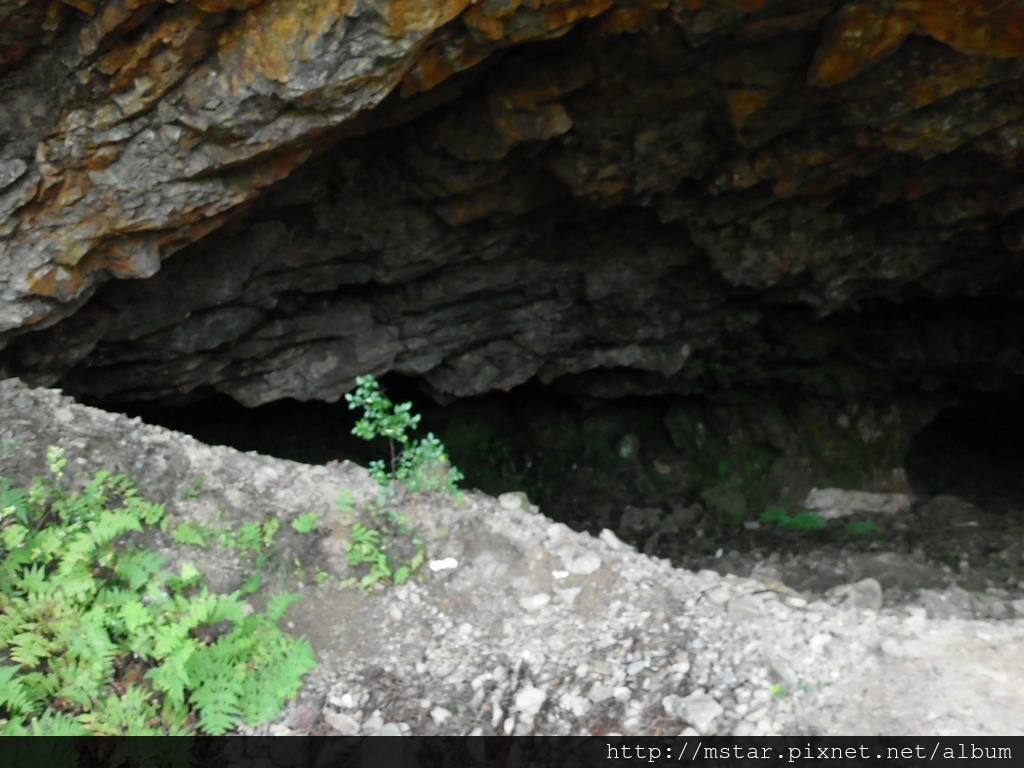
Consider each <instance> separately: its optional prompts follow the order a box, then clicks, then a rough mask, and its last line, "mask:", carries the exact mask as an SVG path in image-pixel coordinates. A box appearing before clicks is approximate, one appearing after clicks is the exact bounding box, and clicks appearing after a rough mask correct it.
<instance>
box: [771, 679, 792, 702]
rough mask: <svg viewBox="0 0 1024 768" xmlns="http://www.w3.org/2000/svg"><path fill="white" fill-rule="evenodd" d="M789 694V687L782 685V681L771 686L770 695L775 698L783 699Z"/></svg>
mask: <svg viewBox="0 0 1024 768" xmlns="http://www.w3.org/2000/svg"><path fill="white" fill-rule="evenodd" d="M788 695H789V688H787V687H786V686H784V685H783V684H782V683H776V684H775V685H773V686H772V696H774V697H775V698H776V699H784V698H786V696H788Z"/></svg>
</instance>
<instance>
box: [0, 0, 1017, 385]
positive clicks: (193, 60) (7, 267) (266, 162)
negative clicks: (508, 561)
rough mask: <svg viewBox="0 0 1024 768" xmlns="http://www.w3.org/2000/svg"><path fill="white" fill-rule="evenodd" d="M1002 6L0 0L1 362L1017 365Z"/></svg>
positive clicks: (950, 370)
mask: <svg viewBox="0 0 1024 768" xmlns="http://www.w3.org/2000/svg"><path fill="white" fill-rule="evenodd" d="M1022 85H1024V6H1022V4H1021V3H1019V2H1005V1H1003V2H996V1H995V0H974V1H972V2H968V1H966V0H961V1H960V2H955V1H954V0H877V1H876V2H871V1H868V2H847V3H844V2H818V1H816V2H811V1H809V0H777V1H775V2H772V1H771V0H729V1H727V0H721V1H720V2H714V0H676V1H675V2H668V0H665V1H655V2H632V3H621V2H614V0H558V1H554V2H546V0H533V1H532V2H519V0H486V1H485V2H479V3H468V2H466V1H465V0H450V1H448V2H418V1H417V0H392V1H391V2H384V1H376V0H375V1H374V2H369V1H366V0H302V1H301V2H298V1H297V0H263V2H260V1H259V0H188V1H187V2H166V1H165V0H111V1H109V2H101V1H100V0H76V1H75V2H70V1H69V2H59V1H57V0H53V1H52V2H47V1H46V0H40V1H33V0H28V1H27V2H26V1H24V0H23V1H21V2H13V3H12V2H10V1H9V0H8V1H7V2H2V1H0V297H2V300H0V375H8V376H21V377H22V378H25V379H26V380H28V381H31V382H35V383H41V384H57V385H59V386H63V387H65V388H67V389H68V390H69V391H71V392H73V393H75V394H78V395H81V396H86V397H91V398H100V399H110V400H120V401H125V400H138V399H149V400H152V399H164V400H173V399H180V398H187V397H190V396H193V395H195V394H197V393H204V392H214V391H216V392H221V393H224V394H227V395H230V396H231V397H233V398H235V399H237V400H238V401H240V402H242V403H244V404H247V405H256V404H260V403H264V402H269V401H272V400H277V399H280V398H297V399H300V400H310V399H321V400H328V401H333V400H336V399H338V398H339V397H340V395H341V394H342V393H343V392H345V391H347V390H348V389H350V388H351V386H352V383H353V380H354V378H355V377H356V376H358V375H361V374H366V373H372V374H382V373H385V372H396V373H401V374H406V375H409V376H415V377H417V378H418V379H419V380H420V381H422V382H423V383H424V384H425V385H426V386H427V387H428V388H429V389H430V390H431V391H432V392H434V393H435V395H436V396H437V397H439V398H441V399H444V398H454V397H462V396H468V395H473V394H478V393H482V392H486V391H491V390H503V389H509V388H511V387H514V386H516V385H519V384H521V383H523V382H525V381H528V380H531V379H535V378H536V379H539V380H540V381H543V382H554V383H556V384H558V385H560V386H564V387H569V388H573V389H576V390H579V391H586V392H589V393H590V394H592V395H596V396H607V397H614V396H620V395H624V394H630V393H684V394H696V393H711V392H719V391H722V390H732V389H749V388H763V387H771V388H780V389H782V390H784V391H788V392H808V393H814V394H819V395H838V396H844V397H847V396H859V395H861V394H865V393H868V394H874V395H885V394H886V393H892V392H895V391H904V392H905V391H926V392H934V391H964V392H981V393H992V392H999V393H1003V394H1008V395H1011V396H1016V395H1018V394H1020V392H1021V391H1022V388H1021V386H1020V382H1021V380H1022V379H1021V377H1022V375H1024V315H1022V313H1021V312H1020V307H1021V303H1020V302H1021V298H1022V292H1024V282H1022V266H1024V265H1022V251H1024V184H1022V176H1021V171H1022V168H1024V158H1022V149H1024V96H1022V94H1024V88H1022Z"/></svg>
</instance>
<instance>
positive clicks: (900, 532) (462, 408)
mask: <svg viewBox="0 0 1024 768" xmlns="http://www.w3.org/2000/svg"><path fill="white" fill-rule="evenodd" d="M381 385H382V389H383V391H384V392H385V394H386V395H387V396H388V397H389V398H390V399H391V400H392V401H393V402H395V403H404V402H411V403H412V404H413V412H414V413H418V414H420V415H421V417H422V421H421V423H420V430H419V436H422V435H424V434H425V433H426V432H427V431H430V432H434V433H435V434H436V435H437V436H438V437H439V438H440V439H441V440H442V442H443V443H444V445H445V447H446V449H447V451H448V454H449V456H450V458H451V460H452V462H453V464H455V465H456V466H457V467H458V468H459V469H460V470H461V471H462V472H463V473H464V474H465V476H466V479H465V481H464V482H463V486H464V487H465V488H468V489H474V488H475V489H479V490H481V491H484V492H485V493H488V494H490V495H492V496H497V495H500V494H501V493H504V492H509V491H525V492H526V494H527V495H528V496H529V498H530V500H531V501H532V502H533V503H535V504H537V505H539V506H540V508H541V511H542V512H543V513H544V514H545V515H547V516H548V517H551V518H553V519H555V520H559V521H560V522H564V523H565V524H567V525H569V526H571V527H572V528H575V529H576V530H586V531H589V532H592V533H599V532H600V531H601V530H602V529H605V528H607V529H610V530H611V531H613V532H614V533H615V534H616V535H617V536H618V537H619V538H620V539H622V540H624V541H626V542H628V543H630V544H632V545H633V546H635V547H636V548H637V549H638V550H639V551H642V552H645V553H647V554H650V555H654V556H658V557H663V558H667V559H669V560H671V561H672V562H673V563H674V564H675V565H677V566H680V567H685V568H690V569H693V570H698V569H702V568H711V569H714V570H717V571H718V572H720V573H734V574H737V575H740V576H754V577H756V578H759V579H762V580H764V579H768V580H769V581H770V582H772V583H775V582H776V581H777V582H779V583H784V584H785V585H787V587H789V588H792V589H795V590H798V591H801V592H806V593H808V594H827V592H828V590H830V589H832V588H834V587H839V586H841V585H844V584H851V583H853V582H857V581H859V580H863V579H877V581H878V582H879V583H881V584H882V587H883V592H884V599H885V601H886V602H889V603H893V604H901V603H902V602H905V601H907V600H912V599H916V598H915V596H916V595H918V594H919V591H920V590H922V589H926V590H927V589H931V590H942V589H945V588H947V587H948V586H949V585H950V584H954V585H956V588H957V589H961V588H962V589H969V590H975V591H976V592H977V593H978V594H986V595H987V594H988V592H989V591H991V590H996V592H992V594H993V595H995V596H994V597H992V598H991V599H989V598H988V597H985V598H984V599H983V600H982V599H980V598H979V601H974V602H971V603H970V605H969V606H968V607H967V608H965V609H964V611H966V612H967V613H964V614H963V615H977V616H992V617H998V616H1005V615H1008V614H1007V611H1008V610H1009V609H1008V608H1006V607H1005V606H1006V605H1007V604H1009V603H1012V602H1013V600H1016V599H1020V598H1024V576H1022V574H1024V570H1022V566H1024V539H1021V537H1020V536H1019V525H1020V523H1019V517H1018V516H1015V515H1007V514H1005V512H1003V513H999V514H996V513H995V512H992V511H990V509H985V508H979V506H982V507H983V506H984V505H996V506H994V507H991V509H999V510H1006V509H1010V508H1018V509H1019V508H1021V506H1022V504H1021V501H1022V500H1024V471H1022V470H1024V464H1022V462H1021V452H1020V451H1019V450H1017V444H1018V442H1019V439H1018V437H1019V435H1020V434H1021V433H1022V431H1024V430H1022V428H1024V409H1012V408H984V409H979V408H960V409H947V410H942V403H941V402H938V401H934V400H932V401H928V400H925V399H922V398H921V396H920V395H917V396H914V397H909V398H906V399H904V400H902V401H895V400H894V401H891V402H884V403H879V402H875V403H867V402H838V401H827V400H807V399H803V398H797V399H792V398H790V399H787V396H786V395H787V393H778V392H777V393H774V394H772V393H760V394H758V395H757V396H754V395H746V396H744V395H737V396H735V397H733V398H732V399H729V400H719V401H714V402H713V401H709V400H707V399H695V398H682V397H678V396H658V397H651V396H648V397H639V396H634V397H625V398H619V399H609V400H588V399H586V398H585V397H583V396H582V395H579V394H577V393H575V392H573V393H572V394H568V392H569V389H568V388H567V389H565V390H558V389H555V388H552V387H549V386H544V385H541V384H540V383H538V382H529V383H527V384H524V385H522V386H520V387H517V388H515V389H513V390H510V391H509V392H501V393H490V394H486V395H481V396H477V397H470V398H464V399H461V400H457V401H455V402H453V403H450V404H447V405H441V404H438V403H437V402H435V401H434V400H432V399H431V398H430V397H429V396H428V395H426V394H425V393H424V389H423V388H422V387H421V386H420V385H419V383H418V382H416V381H415V380H413V379H408V378H403V377H400V376H395V375H389V376H385V377H383V378H382V380H381ZM947 403H948V401H947ZM102 405H104V406H105V407H107V408H112V404H111V403H104V404H102ZM118 409H119V410H121V411H122V412H125V413H127V414H129V415H137V416H141V417H142V418H143V419H144V420H145V421H148V422H150V423H155V424H160V425H162V426H165V427H169V428H172V429H176V430H178V431H181V432H185V433H188V434H191V435H193V436H194V437H196V438H198V439H199V440H201V441H203V442H206V443H209V444H221V445H229V446H232V447H234V448H237V449H240V450H244V451H253V450H254V451H258V452H260V453H264V454H268V455H271V456H276V457H279V458H285V459H291V460H294V461H299V462H303V463H308V464H324V463H328V462H330V461H332V460H341V459H350V460H353V461H355V462H357V463H359V464H361V465H363V466H366V465H367V464H368V463H369V462H370V461H372V460H374V459H379V458H384V457H385V456H386V455H387V446H386V443H384V442H381V443H378V444H372V443H367V442H365V441H363V440H361V439H359V438H356V437H354V436H353V435H352V434H351V431H352V427H353V425H354V423H355V421H356V419H357V418H358V416H359V415H360V414H358V413H357V412H355V411H352V410H350V409H349V408H348V404H347V402H346V401H344V400H340V401H339V402H337V403H334V404H328V403H323V402H298V401H278V402H276V403H272V404H269V405H264V406H260V407H257V408H245V407H243V406H241V405H238V404H237V403H235V402H234V401H232V400H230V399H228V398H226V397H224V396H222V395H211V396H210V397H207V398H205V399H196V400H195V401H193V402H192V403H191V404H187V405H183V406H178V407H169V406H166V405H164V406H161V407H156V406H153V405H148V406H147V405H140V404H138V403H134V404H128V405H125V404H122V405H121V406H120V407H119V408H118ZM937 414H938V415H937ZM904 469H906V471H904ZM908 476H909V481H910V483H909V484H908V482H907V480H908ZM911 485H912V486H913V488H911ZM811 487H819V488H820V487H835V488H842V489H847V490H851V491H853V490H856V491H874V492H890V493H892V492H898V491H904V492H906V491H911V490H913V491H914V492H915V493H917V494H919V495H922V498H919V500H918V502H917V503H916V504H914V505H913V506H912V507H910V508H907V509H905V510H904V511H903V512H901V513H900V514H898V515H866V516H865V515H861V516H853V517H848V518H842V519H838V520H836V519H832V520H829V521H828V524H827V526H825V527H815V526H809V527H807V526H800V525H796V526H789V527H786V526H783V525H782V524H781V523H780V522H779V521H780V519H782V520H789V521H790V522H799V521H800V520H801V518H800V517H799V516H800V515H801V514H802V510H801V506H800V505H801V502H802V501H803V500H804V499H805V498H806V495H807V492H808V490H809V489H810V488H811ZM925 494H927V495H931V494H952V495H955V496H958V497H960V499H964V500H965V501H960V500H959V499H954V498H951V497H948V496H943V497H940V498H938V499H936V500H934V501H930V500H929V499H928V498H927V496H925ZM971 501H973V502H974V503H975V504H977V505H979V506H974V505H972V504H970V503H969V502H971ZM780 510H781V511H782V512H781V515H782V517H781V518H780V517H779V512H780ZM772 511H773V512H774V513H776V516H775V517H774V518H771V519H767V518H766V517H765V515H766V513H768V512H772ZM787 515H788V517H787ZM1015 520H1016V521H1017V522H1015ZM1014 526H1016V528H1015V527H1014ZM997 593H998V594H997ZM958 594H959V593H958ZM937 599H938V598H937ZM943 599H944V598H943ZM940 602H941V600H940ZM879 605H880V603H879ZM942 605H945V603H942ZM971 611H973V612H974V613H973V614H970V612H971ZM958 615H959V614H958Z"/></svg>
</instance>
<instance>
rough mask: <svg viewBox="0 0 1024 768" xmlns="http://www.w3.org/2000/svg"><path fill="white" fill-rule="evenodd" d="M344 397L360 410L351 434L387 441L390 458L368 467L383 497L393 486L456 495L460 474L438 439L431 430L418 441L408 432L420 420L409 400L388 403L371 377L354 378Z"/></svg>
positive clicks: (457, 496) (392, 492)
mask: <svg viewBox="0 0 1024 768" xmlns="http://www.w3.org/2000/svg"><path fill="white" fill-rule="evenodd" d="M345 399H346V400H347V401H348V407H349V409H350V410H356V409H359V408H361V409H362V410H363V415H362V417H361V418H360V419H359V421H357V422H356V425H355V427H353V429H352V434H353V435H355V436H356V437H361V438H363V439H364V440H374V439H376V438H378V437H386V438H387V440H388V450H389V452H390V461H388V462H385V461H384V460H383V459H380V460H377V461H373V462H371V463H370V466H369V470H370V474H371V475H372V477H373V479H374V480H376V481H377V483H378V484H379V485H380V486H381V490H382V492H383V493H384V494H385V496H386V497H391V496H393V495H394V494H395V493H396V492H397V491H398V490H399V489H398V488H396V485H400V486H402V488H404V489H405V490H408V491H410V492H412V493H416V492H417V491H434V490H441V491H445V492H448V493H451V494H452V495H453V496H455V497H456V498H459V497H460V495H461V492H460V491H459V485H458V484H459V481H461V480H462V479H463V475H462V473H461V472H460V471H459V470H457V469H456V468H455V467H453V466H451V464H450V463H449V461H448V456H447V455H446V453H445V449H444V445H442V444H441V441H440V440H439V439H438V438H437V437H436V436H435V435H434V434H433V433H432V432H431V433H427V436H426V437H424V438H423V439H421V440H417V439H414V438H413V437H412V436H411V435H410V432H411V431H412V430H413V429H415V428H416V427H417V426H419V423H420V416H419V415H418V414H413V413H411V410H412V403H402V404H401V405H395V404H394V403H392V402H391V401H390V400H389V399H388V398H387V397H385V396H384V394H383V393H382V392H381V391H380V384H379V383H377V381H376V379H374V378H373V377H372V376H360V377H359V378H357V379H356V391H355V392H354V393H353V392H350V393H349V394H347V395H345Z"/></svg>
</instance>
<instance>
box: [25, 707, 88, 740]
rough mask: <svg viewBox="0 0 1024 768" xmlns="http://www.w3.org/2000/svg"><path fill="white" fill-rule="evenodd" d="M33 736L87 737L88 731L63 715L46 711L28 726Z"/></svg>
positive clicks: (74, 720)
mask: <svg viewBox="0 0 1024 768" xmlns="http://www.w3.org/2000/svg"><path fill="white" fill-rule="evenodd" d="M29 730H30V732H31V733H32V735H33V736H89V735H90V732H89V729H88V728H86V727H85V726H84V725H82V724H81V723H80V722H78V720H76V719H75V718H73V717H71V716H70V715H66V714H64V713H55V712H52V711H50V710H47V711H46V712H44V713H43V714H42V715H40V716H39V717H38V718H36V719H35V720H33V721H32V723H31V724H30V725H29Z"/></svg>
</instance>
